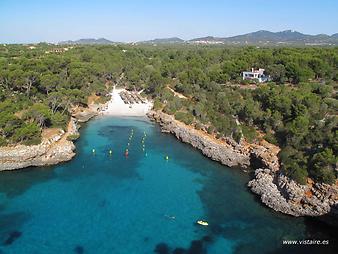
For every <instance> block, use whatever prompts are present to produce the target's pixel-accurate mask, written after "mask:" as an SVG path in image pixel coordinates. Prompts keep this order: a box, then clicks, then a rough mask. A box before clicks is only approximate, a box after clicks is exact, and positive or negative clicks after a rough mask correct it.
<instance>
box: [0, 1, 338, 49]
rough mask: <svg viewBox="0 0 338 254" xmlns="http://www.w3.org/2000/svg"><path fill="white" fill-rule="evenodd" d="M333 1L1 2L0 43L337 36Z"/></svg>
mask: <svg viewBox="0 0 338 254" xmlns="http://www.w3.org/2000/svg"><path fill="white" fill-rule="evenodd" d="M337 13H338V1H337V0H204V1H203V0H194V1H193V0H170V1H169V0H157V1H155V0H148V1H147V0H116V1H115V0H111V1H108V0H92V1H89V0H58V1H53V0H44V1H43V0H0V42H2V43H22V42H40V41H47V42H58V41H61V40H68V39H72V40H74V39H79V38H98V37H104V38H107V39H110V40H114V41H139V40H148V39H153V38H163V37H172V36H178V37H181V38H183V39H191V38H194V37H200V36H207V35H213V36H221V37H225V36H232V35H238V34H243V33H247V32H253V31H256V30H263V29H264V30H270V31H281V30H287V29H292V30H297V31H300V32H303V33H308V34H318V33H326V34H333V33H337V32H338V15H337Z"/></svg>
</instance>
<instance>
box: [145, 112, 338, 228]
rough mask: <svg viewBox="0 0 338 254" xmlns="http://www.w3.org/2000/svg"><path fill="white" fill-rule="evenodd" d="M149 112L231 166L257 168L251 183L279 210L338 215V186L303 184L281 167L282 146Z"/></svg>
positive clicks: (165, 127)
mask: <svg viewBox="0 0 338 254" xmlns="http://www.w3.org/2000/svg"><path fill="white" fill-rule="evenodd" d="M148 116H149V118H150V119H153V120H155V121H156V122H158V123H159V124H160V126H161V129H162V131H164V132H167V133H172V134H174V135H175V136H176V137H177V138H178V139H180V140H182V141H183V142H186V143H189V144H191V145H192V146H193V147H195V148H197V149H199V150H200V151H201V152H202V153H203V154H204V155H206V156H207V157H209V158H211V159H213V160H215V161H218V162H220V163H222V164H224V165H226V166H229V167H235V166H238V167H241V168H250V169H256V170H255V174H254V178H253V179H252V180H251V181H250V182H249V183H248V187H249V188H250V189H251V191H252V192H254V193H255V194H257V195H259V196H260V198H261V201H262V202H263V203H264V204H265V205H267V206H268V207H270V208H272V209H274V210H275V211H278V212H282V213H285V214H289V215H293V216H322V215H331V217H334V218H338V216H337V215H338V186H337V185H327V184H320V183H313V182H310V183H308V184H307V185H300V184H298V183H296V182H295V181H293V180H291V179H290V178H288V177H287V176H285V175H283V174H282V172H281V171H280V170H279V162H278V157H277V154H278V152H279V148H277V147H276V146H273V145H271V144H269V143H267V142H265V141H263V142H262V143H260V144H247V143H244V142H242V143H241V144H237V143H236V142H235V141H233V140H232V139H230V138H228V139H226V140H225V141H223V142H221V141H219V140H217V139H215V138H213V137H210V136H209V135H208V134H206V133H204V132H203V131H198V130H196V129H194V128H193V127H190V126H187V125H185V124H183V123H181V122H178V121H177V120H175V119H174V117H172V116H170V115H167V114H165V113H163V112H155V111H152V112H150V113H149V114H148ZM337 221H338V220H337ZM337 225H338V223H337Z"/></svg>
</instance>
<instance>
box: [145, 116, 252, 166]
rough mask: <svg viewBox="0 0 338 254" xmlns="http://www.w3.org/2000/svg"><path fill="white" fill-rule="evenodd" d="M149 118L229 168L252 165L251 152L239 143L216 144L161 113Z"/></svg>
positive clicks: (163, 129)
mask: <svg viewBox="0 0 338 254" xmlns="http://www.w3.org/2000/svg"><path fill="white" fill-rule="evenodd" d="M148 116H149V117H150V118H151V119H154V120H155V121H157V122H158V123H159V124H160V125H161V127H162V131H163V132H168V133H172V134H174V135H175V136H176V137H177V138H178V139H180V140H181V141H183V142H185V143H189V144H191V145H192V146H193V147H195V148H197V149H199V150H200V151H201V152H202V153H203V154H204V155H205V156H207V157H209V158H211V159H212V160H215V161H218V162H220V163H222V164H224V165H227V166H229V167H236V166H237V167H242V168H247V167H248V166H249V165H250V156H249V151H248V150H246V149H244V148H243V147H241V146H239V145H237V143H235V144H233V145H231V144H228V143H227V144H225V143H223V142H219V143H216V142H215V141H213V140H212V139H211V138H209V137H208V136H207V135H205V136H202V135H201V133H199V131H197V130H195V129H193V128H189V129H188V128H187V126H186V125H183V124H182V123H180V122H178V121H176V120H175V119H174V118H173V117H172V116H170V115H167V114H164V113H161V112H160V113H158V112H150V113H149V114H148Z"/></svg>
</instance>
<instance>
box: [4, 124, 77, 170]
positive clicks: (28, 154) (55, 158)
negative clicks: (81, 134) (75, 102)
mask: <svg viewBox="0 0 338 254" xmlns="http://www.w3.org/2000/svg"><path fill="white" fill-rule="evenodd" d="M72 134H78V131H77V125H76V121H75V120H74V119H71V121H70V122H69V125H68V131H67V132H64V131H63V130H59V131H58V133H55V134H54V135H52V136H51V137H48V138H44V139H43V140H42V142H41V143H40V144H38V145H32V146H25V145H17V146H13V147H1V148H0V171H3V170H13V169H19V168H26V167H30V166H45V165H53V164H57V163H60V162H63V161H69V160H70V159H72V158H73V157H74V155H75V153H74V150H75V146H74V144H73V142H71V141H69V140H67V136H68V135H72Z"/></svg>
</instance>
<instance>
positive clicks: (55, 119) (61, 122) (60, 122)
mask: <svg viewBox="0 0 338 254" xmlns="http://www.w3.org/2000/svg"><path fill="white" fill-rule="evenodd" d="M51 122H52V126H53V127H57V128H65V127H66V126H67V122H68V116H67V115H63V114H61V113H60V112H56V113H54V114H52V116H51Z"/></svg>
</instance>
